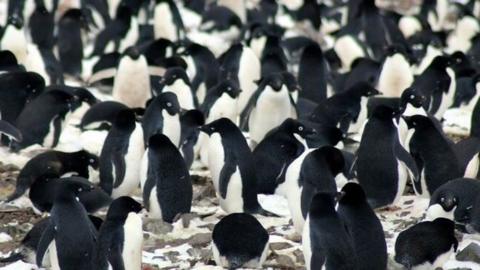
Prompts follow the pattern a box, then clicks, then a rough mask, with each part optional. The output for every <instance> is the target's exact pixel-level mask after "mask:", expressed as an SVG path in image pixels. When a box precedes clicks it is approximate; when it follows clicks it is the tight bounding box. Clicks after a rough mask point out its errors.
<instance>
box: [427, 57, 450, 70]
mask: <svg viewBox="0 0 480 270" xmlns="http://www.w3.org/2000/svg"><path fill="white" fill-rule="evenodd" d="M451 64H452V61H450V57H448V56H444V55H439V56H437V57H435V58H434V59H433V61H432V63H431V64H430V66H432V67H434V68H436V69H446V68H447V67H449V66H450V65H451Z"/></svg>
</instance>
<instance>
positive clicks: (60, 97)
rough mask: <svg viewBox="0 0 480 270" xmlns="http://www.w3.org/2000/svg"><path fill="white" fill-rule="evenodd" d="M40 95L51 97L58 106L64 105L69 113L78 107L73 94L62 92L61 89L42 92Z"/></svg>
mask: <svg viewBox="0 0 480 270" xmlns="http://www.w3.org/2000/svg"><path fill="white" fill-rule="evenodd" d="M42 95H50V96H52V97H53V98H54V99H55V101H56V102H58V103H59V104H66V105H67V106H68V107H69V109H70V111H73V110H74V109H75V108H77V107H78V105H79V103H80V102H79V99H78V98H77V97H76V96H74V95H73V94H71V93H69V92H67V91H64V90H63V89H52V90H50V91H46V92H44V93H43V94H42Z"/></svg>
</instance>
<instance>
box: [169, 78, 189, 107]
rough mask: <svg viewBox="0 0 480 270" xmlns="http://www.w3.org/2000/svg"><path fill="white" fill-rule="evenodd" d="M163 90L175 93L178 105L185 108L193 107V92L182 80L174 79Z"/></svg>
mask: <svg viewBox="0 0 480 270" xmlns="http://www.w3.org/2000/svg"><path fill="white" fill-rule="evenodd" d="M164 92H172V93H175V95H177V98H178V103H180V107H182V108H183V109H186V110H192V109H195V105H194V103H193V94H192V91H191V90H190V86H188V85H187V84H186V83H185V82H184V81H183V80H176V81H175V82H174V83H173V84H172V85H169V86H167V87H165V91H164Z"/></svg>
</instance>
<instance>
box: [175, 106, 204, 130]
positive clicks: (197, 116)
mask: <svg viewBox="0 0 480 270" xmlns="http://www.w3.org/2000/svg"><path fill="white" fill-rule="evenodd" d="M180 121H181V122H182V125H186V126H189V127H194V128H196V127H200V126H202V125H205V116H204V115H203V113H202V112H201V111H199V110H188V111H186V112H185V113H184V114H182V117H181V118H180Z"/></svg>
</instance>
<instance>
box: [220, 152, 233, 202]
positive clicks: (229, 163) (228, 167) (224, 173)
mask: <svg viewBox="0 0 480 270" xmlns="http://www.w3.org/2000/svg"><path fill="white" fill-rule="evenodd" d="M236 168H237V162H236V160H235V159H234V160H225V164H224V165H223V168H222V170H221V171H220V179H219V185H220V187H219V189H220V190H219V191H220V196H222V198H224V199H225V198H226V197H227V189H228V183H229V182H230V178H231V177H232V175H233V173H235V170H236Z"/></svg>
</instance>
